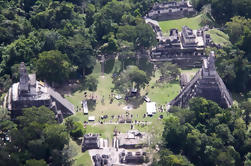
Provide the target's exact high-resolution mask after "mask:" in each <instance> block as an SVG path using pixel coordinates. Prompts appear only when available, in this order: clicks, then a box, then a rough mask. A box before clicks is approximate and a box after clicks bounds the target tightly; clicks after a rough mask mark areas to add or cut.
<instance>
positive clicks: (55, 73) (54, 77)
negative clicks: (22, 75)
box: [36, 50, 72, 83]
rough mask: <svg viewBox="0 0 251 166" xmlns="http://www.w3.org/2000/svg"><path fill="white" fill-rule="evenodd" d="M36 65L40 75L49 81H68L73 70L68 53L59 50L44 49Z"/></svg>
mask: <svg viewBox="0 0 251 166" xmlns="http://www.w3.org/2000/svg"><path fill="white" fill-rule="evenodd" d="M36 66H37V67H36V70H37V75H38V77H39V78H40V79H42V80H46V81H48V82H49V83H52V82H54V83H60V82H62V81H66V80H67V79H68V78H69V76H70V73H71V71H72V68H71V64H70V62H69V58H68V57H67V55H66V54H62V53H61V52H60V51H57V50H51V51H44V52H42V53H41V54H39V58H38V60H37V62H36Z"/></svg>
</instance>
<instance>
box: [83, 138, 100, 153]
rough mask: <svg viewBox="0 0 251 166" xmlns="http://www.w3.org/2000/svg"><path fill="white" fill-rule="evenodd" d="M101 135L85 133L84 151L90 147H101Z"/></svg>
mask: <svg viewBox="0 0 251 166" xmlns="http://www.w3.org/2000/svg"><path fill="white" fill-rule="evenodd" d="M99 147H100V145H99V135H98V134H85V135H84V139H83V142H82V152H85V151H86V150H89V149H99Z"/></svg>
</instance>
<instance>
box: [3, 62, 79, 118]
mask: <svg viewBox="0 0 251 166" xmlns="http://www.w3.org/2000/svg"><path fill="white" fill-rule="evenodd" d="M19 74H20V78H19V82H18V83H14V84H13V85H12V86H11V88H10V89H9V91H8V94H7V96H6V98H5V99H6V101H5V102H6V103H7V104H6V107H7V109H8V110H9V111H11V116H12V118H15V117H16V116H18V115H21V114H22V109H24V108H29V107H32V106H35V107H40V106H46V107H48V108H50V109H51V110H53V111H54V113H55V116H56V119H57V120H58V121H59V122H62V120H63V118H64V117H66V116H70V115H72V114H74V113H75V111H74V106H73V104H71V103H70V102H69V101H67V100H66V99H64V98H63V97H62V96H61V95H60V94H59V93H58V92H56V91H54V90H53V89H52V88H51V87H49V86H48V85H46V84H45V83H43V82H41V81H37V80H36V74H29V75H28V73H27V71H26V67H25V64H24V63H23V62H22V63H21V64H20V69H19Z"/></svg>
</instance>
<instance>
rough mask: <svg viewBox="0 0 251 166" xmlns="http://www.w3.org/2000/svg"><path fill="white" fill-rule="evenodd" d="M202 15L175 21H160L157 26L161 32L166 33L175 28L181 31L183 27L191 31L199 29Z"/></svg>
mask: <svg viewBox="0 0 251 166" xmlns="http://www.w3.org/2000/svg"><path fill="white" fill-rule="evenodd" d="M201 20H202V14H200V15H197V16H195V17H190V18H187V17H186V18H181V19H177V20H169V21H160V22H159V25H160V28H161V30H162V32H164V33H167V32H168V31H169V30H170V29H173V28H177V29H178V30H179V31H181V29H182V27H183V26H185V25H186V26H188V27H189V28H192V29H199V28H200V27H201V25H200V24H201Z"/></svg>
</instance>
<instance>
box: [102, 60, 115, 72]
mask: <svg viewBox="0 0 251 166" xmlns="http://www.w3.org/2000/svg"><path fill="white" fill-rule="evenodd" d="M114 64H115V58H110V59H108V60H107V61H105V64H104V67H105V68H104V72H105V73H106V74H109V73H111V72H112V70H113V67H114Z"/></svg>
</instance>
